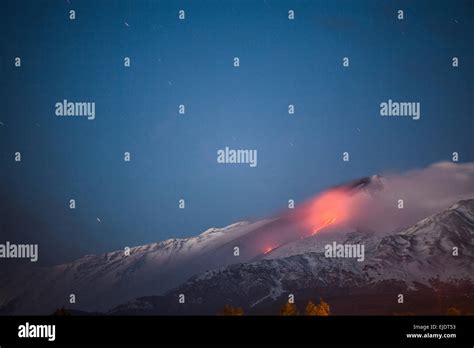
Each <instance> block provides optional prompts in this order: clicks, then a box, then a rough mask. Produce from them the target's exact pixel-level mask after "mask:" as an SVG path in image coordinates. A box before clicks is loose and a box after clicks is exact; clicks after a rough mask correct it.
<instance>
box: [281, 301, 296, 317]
mask: <svg viewBox="0 0 474 348" xmlns="http://www.w3.org/2000/svg"><path fill="white" fill-rule="evenodd" d="M280 315H298V309H297V308H296V305H295V304H294V303H289V302H287V303H285V304H284V305H283V307H281V310H280Z"/></svg>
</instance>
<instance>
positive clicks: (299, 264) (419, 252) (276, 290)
mask: <svg viewBox="0 0 474 348" xmlns="http://www.w3.org/2000/svg"><path fill="white" fill-rule="evenodd" d="M346 242H347V243H355V242H358V243H364V244H365V245H366V246H367V250H366V256H365V262H357V261H356V260H355V259H342V258H339V259H332V258H326V257H325V256H324V254H323V253H321V252H319V253H314V252H313V253H306V254H302V255H294V256H291V257H287V258H277V259H263V260H260V261H257V262H253V263H246V264H234V265H231V266H228V267H225V268H221V269H217V270H212V271H207V272H205V273H203V274H201V275H199V276H195V277H192V278H191V279H190V280H188V281H187V282H186V283H184V284H183V285H181V286H179V287H178V288H176V289H174V290H172V291H170V292H169V293H168V294H167V295H166V296H164V297H147V298H142V299H136V300H134V301H133V302H132V303H130V304H125V305H122V306H119V307H117V308H116V309H114V310H113V311H111V312H110V313H111V314H131V313H134V314H158V313H162V314H173V313H179V314H196V313H201V314H215V313H216V311H217V310H219V309H220V308H223V306H224V305H225V304H230V305H235V306H242V307H244V308H246V310H247V311H252V310H255V308H257V307H259V306H262V307H265V306H271V305H272V304H274V303H275V301H279V303H284V301H285V298H286V296H288V294H290V293H293V294H298V295H297V296H302V297H304V296H308V294H311V296H312V298H314V297H316V298H317V296H320V295H322V294H325V295H327V296H330V295H335V294H341V291H342V293H350V292H357V291H358V290H357V289H360V291H361V293H362V294H364V293H372V292H376V293H377V292H380V291H381V290H380V289H386V288H388V289H389V290H388V291H389V292H390V291H395V292H396V291H410V290H416V289H429V288H432V287H433V283H435V282H440V281H441V282H446V283H454V284H456V283H459V282H463V281H467V282H468V283H470V284H472V282H473V281H474V250H473V249H474V248H473V247H472V245H473V242H474V200H465V201H461V202H459V203H457V204H455V205H453V206H452V207H451V208H449V209H447V210H446V211H443V212H441V213H438V214H435V215H433V216H431V217H429V218H426V219H423V220H421V221H420V222H419V223H417V224H415V225H414V226H412V227H410V228H408V229H405V230H403V231H401V232H399V233H396V234H394V235H390V236H387V237H384V238H382V239H380V240H377V239H374V236H373V235H371V234H365V235H364V234H353V235H351V236H349V238H348V239H347V240H346ZM453 247H457V248H458V251H459V255H458V256H454V255H453ZM383 291H385V292H386V291H387V290H383ZM179 294H185V296H186V304H185V305H182V304H178V301H177V299H178V295H179ZM262 311H263V312H262ZM262 311H260V312H258V313H264V310H262Z"/></svg>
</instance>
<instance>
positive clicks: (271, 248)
mask: <svg viewBox="0 0 474 348" xmlns="http://www.w3.org/2000/svg"><path fill="white" fill-rule="evenodd" d="M277 247H278V245H277V246H275V247H271V246H270V247H268V248H266V249H265V251H264V252H263V255H267V254H268V253H269V252H271V251H272V250H275V248H277Z"/></svg>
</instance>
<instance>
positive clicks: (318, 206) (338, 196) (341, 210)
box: [305, 189, 350, 235]
mask: <svg viewBox="0 0 474 348" xmlns="http://www.w3.org/2000/svg"><path fill="white" fill-rule="evenodd" d="M349 203H350V196H349V195H348V194H347V193H346V192H345V191H343V190H337V189H335V190H331V191H327V192H324V193H323V194H321V195H320V196H318V197H316V198H315V199H314V200H313V201H312V202H311V203H310V204H309V208H308V211H307V215H306V218H305V222H306V224H307V226H308V227H309V228H310V230H311V235H315V234H316V233H318V232H319V231H321V230H322V229H324V228H326V227H328V226H330V225H334V224H336V222H337V223H338V224H341V223H344V222H345V221H347V219H348V218H349V213H350V209H349V206H350V204H349Z"/></svg>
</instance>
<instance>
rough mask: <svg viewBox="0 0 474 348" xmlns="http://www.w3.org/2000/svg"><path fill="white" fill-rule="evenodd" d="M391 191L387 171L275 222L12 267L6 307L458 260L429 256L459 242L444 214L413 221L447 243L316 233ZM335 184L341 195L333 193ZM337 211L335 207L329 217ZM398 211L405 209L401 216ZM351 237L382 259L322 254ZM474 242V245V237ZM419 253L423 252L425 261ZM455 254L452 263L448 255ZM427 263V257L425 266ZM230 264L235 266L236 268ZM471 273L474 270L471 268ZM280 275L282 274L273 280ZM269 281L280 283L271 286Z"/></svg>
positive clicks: (360, 277)
mask: <svg viewBox="0 0 474 348" xmlns="http://www.w3.org/2000/svg"><path fill="white" fill-rule="evenodd" d="M389 188H390V182H389V181H388V179H386V178H385V177H381V176H372V177H367V178H362V179H358V180H355V181H353V182H351V183H349V184H345V185H340V186H337V187H335V188H333V189H330V190H328V191H326V192H323V193H322V194H321V195H320V196H316V198H315V199H314V200H310V201H308V202H305V203H302V204H299V205H298V206H297V207H296V208H295V209H288V210H286V211H283V212H281V213H279V214H277V215H275V216H274V217H272V218H270V219H265V220H260V221H256V222H239V223H235V224H232V225H230V226H227V227H224V228H211V229H209V230H207V231H205V232H203V233H201V234H200V235H198V236H196V237H191V238H186V239H169V240H166V241H163V242H159V243H152V244H147V245H144V246H138V247H133V248H131V249H130V254H129V255H126V253H125V252H124V250H118V251H114V252H110V253H106V254H102V255H87V256H84V257H82V258H80V259H78V260H75V261H73V262H69V263H65V264H61V265H57V266H52V267H38V266H34V265H31V264H29V265H28V266H27V267H24V269H23V270H22V271H21V272H17V271H16V270H15V272H4V273H3V272H2V274H1V276H2V280H3V281H2V282H1V283H0V314H50V313H52V312H53V311H54V310H56V309H57V308H60V307H63V306H65V307H68V308H72V309H80V310H84V311H90V312H94V311H98V312H105V311H107V310H110V309H111V308H114V307H115V306H117V305H120V304H121V303H127V301H130V300H132V299H134V298H139V297H142V296H150V295H163V294H166V293H167V292H169V291H171V289H173V288H175V287H177V288H178V289H179V288H180V287H179V286H180V284H183V282H185V281H186V280H187V279H189V278H190V277H192V276H195V275H200V277H205V278H193V279H194V282H195V283H193V284H194V285H193V286H196V289H200V286H201V284H202V285H203V288H202V289H203V291H204V287H205V286H207V285H206V284H207V283H205V282H204V283H201V281H204V280H205V279H208V278H209V276H210V275H215V276H216V278H214V276H213V277H211V278H209V281H214V280H215V281H216V282H217V285H216V287H218V288H220V287H222V289H225V288H228V287H229V288H231V290H232V291H237V292H239V291H244V294H245V293H246V291H247V290H242V289H243V288H245V284H246V280H245V279H242V283H240V282H237V283H236V282H235V281H230V283H229V284H224V283H222V284H221V282H225V279H226V278H225V277H224V276H221V274H220V273H219V272H224V273H223V274H232V272H233V270H239V272H241V271H242V272H244V273H245V272H247V273H249V274H248V277H249V279H250V280H249V281H250V282H251V283H252V284H253V285H252V289H253V288H254V287H259V286H260V287H261V289H260V288H259V289H260V290H259V291H258V293H259V295H261V297H260V298H259V297H258V296H257V297H256V298H254V300H255V301H259V300H261V298H263V297H265V296H267V295H268V293H266V292H268V291H270V290H269V289H270V288H272V285H271V284H276V283H275V282H276V280H275V279H280V278H281V280H285V279H293V278H295V281H301V279H304V278H305V277H306V273H307V272H308V277H307V281H308V282H311V281H315V280H314V279H316V278H317V279H321V283H320V285H321V286H323V285H324V284H325V283H327V282H329V281H330V280H331V279H333V275H334V274H336V275H337V274H340V273H341V272H342V273H344V274H349V273H351V274H352V276H351V277H349V278H347V279H348V281H350V282H358V281H360V282H367V281H369V280H370V279H372V278H373V279H383V277H384V275H393V276H397V277H398V276H399V275H398V273H397V272H408V271H409V272H408V273H406V274H407V275H410V274H412V275H414V274H416V272H415V271H416V270H417V269H421V270H423V271H424V270H425V269H426V270H428V269H429V267H428V266H430V265H431V266H432V268H433V270H435V269H436V268H435V267H436V265H437V262H441V263H442V264H443V267H444V266H446V265H447V264H451V263H450V262H447V263H446V261H447V260H442V259H441V258H440V257H436V258H434V259H431V258H429V257H428V256H427V255H425V254H424V252H426V248H428V247H427V245H431V244H433V243H440V245H439V248H438V249H436V250H438V251H439V250H440V248H441V247H445V248H446V247H447V246H449V245H451V244H449V242H450V241H451V239H450V238H448V240H447V241H444V239H443V238H444V237H442V236H441V234H442V235H443V236H444V235H445V234H447V236H450V237H451V236H452V235H453V233H451V231H450V230H448V232H449V233H448V232H446V231H447V230H446V229H447V227H446V226H444V225H440V224H435V221H436V219H437V218H436V216H435V217H432V218H429V219H427V220H423V221H420V222H419V223H418V224H417V225H415V226H414V227H413V228H416V231H418V230H419V229H421V230H423V231H425V230H426V233H421V232H420V233H421V234H422V235H424V234H430V233H431V234H436V233H439V234H440V237H439V240H443V242H441V241H439V240H438V239H436V238H435V237H433V238H435V239H434V240H430V239H429V238H428V237H427V236H424V237H423V238H428V239H427V240H422V239H420V238H421V237H420V238H418V237H417V236H418V233H415V232H410V231H411V230H410V229H407V230H403V231H402V232H400V233H398V234H396V235H395V236H391V239H385V238H383V236H384V234H381V233H380V231H376V233H373V232H367V231H369V229H368V228H364V227H361V226H359V225H358V224H357V225H355V224H353V225H350V224H347V223H346V224H343V223H339V221H340V220H337V222H338V223H335V224H331V225H325V226H324V228H322V229H318V232H317V233H316V234H315V235H313V236H312V235H311V234H312V232H313V231H314V230H312V228H314V227H316V228H318V227H320V225H319V224H320V223H321V222H322V223H324V222H325V221H333V220H327V217H332V213H333V212H335V213H338V205H339V204H342V205H344V204H345V203H346V202H345V201H346V200H352V201H356V202H358V201H360V200H359V199H358V198H357V197H359V196H362V197H363V198H364V200H366V199H367V200H369V201H370V200H371V199H373V198H375V197H377V196H379V195H385V194H386V191H387V189H389ZM331 190H334V191H335V192H336V193H337V194H336V195H332V194H331V192H332V191H331ZM341 192H342V194H341ZM327 193H330V194H327ZM354 198H355V200H354ZM340 200H342V201H340ZM314 202H316V204H314ZM326 203H327V204H326ZM465 205H466V204H465V203H464V202H461V203H460V205H459V206H458V207H457V208H452V209H450V210H448V211H447V212H445V213H446V214H448V215H449V216H451V214H454V213H453V212H462V209H467V210H466V211H467V212H464V213H465V214H464V215H466V214H467V215H469V214H472V209H471V208H463V207H465ZM315 207H316V209H315ZM326 208H327V209H326ZM326 210H327V211H326ZM328 213H331V214H329V215H328ZM456 214H457V213H456ZM320 215H321V216H325V215H327V217H324V218H321V219H320V218H319V217H320ZM342 215H344V214H342ZM422 216H426V215H422ZM341 217H342V216H341ZM396 218H397V217H396V216H395V217H394V219H395V220H396ZM443 219H444V218H443ZM450 219H451V220H452V221H451V220H449V219H448V220H449V221H448V220H447V222H446V224H447V226H450V225H449V224H451V225H452V226H454V227H453V228H454V229H456V231H458V227H459V226H457V225H456V224H457V223H464V224H465V225H466V226H468V225H467V224H468V222H469V221H471V222H470V223H471V227H472V215H471V218H470V219H471V220H469V219H468V218H464V220H462V221H454V220H455V218H454V217H451V218H450ZM382 220H383V219H382ZM334 221H336V220H334ZM308 222H311V223H313V222H316V225H311V224H310V225H308V224H307V223H308ZM448 222H449V223H448ZM425 225H427V226H426V228H422V226H425ZM308 226H309V227H308ZM463 226H464V225H463ZM463 228H467V229H468V230H467V231H468V232H469V231H470V232H472V229H471V230H469V228H470V227H463ZM429 231H433V232H429ZM428 232H429V233H428ZM431 234H430V235H431ZM461 237H462V238H463V239H462V240H463V241H464V240H465V239H464V238H465V237H466V235H465V233H464V234H463V235H462V236H459V238H461ZM348 238H349V240H360V239H364V240H365V241H364V243H365V244H366V246H367V248H366V253H367V255H372V256H371V257H370V258H368V256H366V262H363V263H362V264H363V265H364V267H365V268H364V269H361V266H362V264H360V263H357V261H354V262H355V263H354V262H352V261H353V260H346V261H340V260H333V261H329V260H328V259H326V258H324V257H323V256H321V252H322V251H323V248H324V245H325V244H327V243H330V242H333V241H336V242H343V241H345V240H347V239H348ZM470 242H471V244H472V241H470ZM397 243H398V244H397ZM407 243H408V244H407ZM430 243H431V244H430ZM399 244H400V245H399ZM458 244H459V241H458ZM406 245H408V246H410V249H409V250H408V251H406V254H404V251H403V250H398V249H399V248H401V247H403V246H406ZM236 249H237V253H236ZM373 249H376V250H377V253H374V254H372V250H373ZM460 250H461V248H460ZM436 255H437V254H436ZM418 256H420V257H422V258H421V259H419V258H418ZM466 257H467V254H465V253H464V254H462V255H461V252H460V257H459V258H458V260H464V261H463V262H464V263H462V264H461V265H459V266H462V267H464V268H466V267H467V266H466V265H468V261H469V260H466V259H465V258H466ZM377 258H379V259H377ZM400 258H401V259H400ZM410 258H413V260H415V261H413V263H410V267H408V266H407V267H408V268H407V269H403V270H399V268H397V267H398V265H399V264H400V262H402V263H403V262H405V261H406V260H408V259H410ZM374 260H378V261H377V262H375V261H374ZM448 261H452V260H449V259H448ZM417 262H421V263H420V264H417ZM234 264H238V265H234ZM232 265H234V266H232ZM228 266H229V268H226V267H228ZM232 267H235V268H232ZM208 270H211V271H210V272H211V273H203V272H205V271H208ZM216 270H220V271H216ZM294 270H297V271H298V270H300V271H301V272H303V276H301V275H298V272H296V273H295V271H294ZM254 271H255V272H256V273H255V274H257V273H258V274H260V275H259V277H261V278H258V279H253V276H252V275H251V274H250V273H252V272H254ZM229 272H230V273H229ZM262 272H263V273H262ZM285 272H289V273H288V274H286V273H285ZM469 272H470V270H468V271H467V274H469ZM465 273H466V272H465ZM324 274H326V276H324ZM426 274H428V273H426ZM459 274H460V273H459ZM233 276H235V275H233ZM315 277H316V278H315ZM407 277H408V276H407ZM270 278H271V279H273V280H271V281H270ZM408 278H409V277H408ZM408 278H407V279H408ZM335 279H338V282H344V281H345V280H344V279H341V278H340V277H339V278H337V277H336V278H335ZM397 279H399V277H398V278H397ZM267 280H268V281H270V283H266V281H267ZM186 284H190V283H186ZM318 284H319V283H318ZM303 285H304V284H303ZM183 286H186V285H183ZM273 287H274V288H275V289H276V290H275V291H276V292H275V294H279V293H280V290H278V289H279V285H278V284H276V285H275V286H273ZM285 287H286V285H285ZM212 289H214V288H212V287H211V289H209V294H212V293H213V290H212ZM249 291H250V290H249ZM282 291H283V290H282ZM285 291H286V290H285ZM169 293H172V292H169ZM70 294H74V295H75V297H76V303H75V304H71V303H70V302H69V299H70ZM215 295H216V296H217V294H215ZM167 296H168V295H167ZM239 296H243V294H240V295H239ZM268 296H270V295H268ZM273 296H275V295H271V296H270V298H273ZM165 297H166V296H165ZM231 297H232V296H231ZM266 298H268V297H266Z"/></svg>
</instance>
